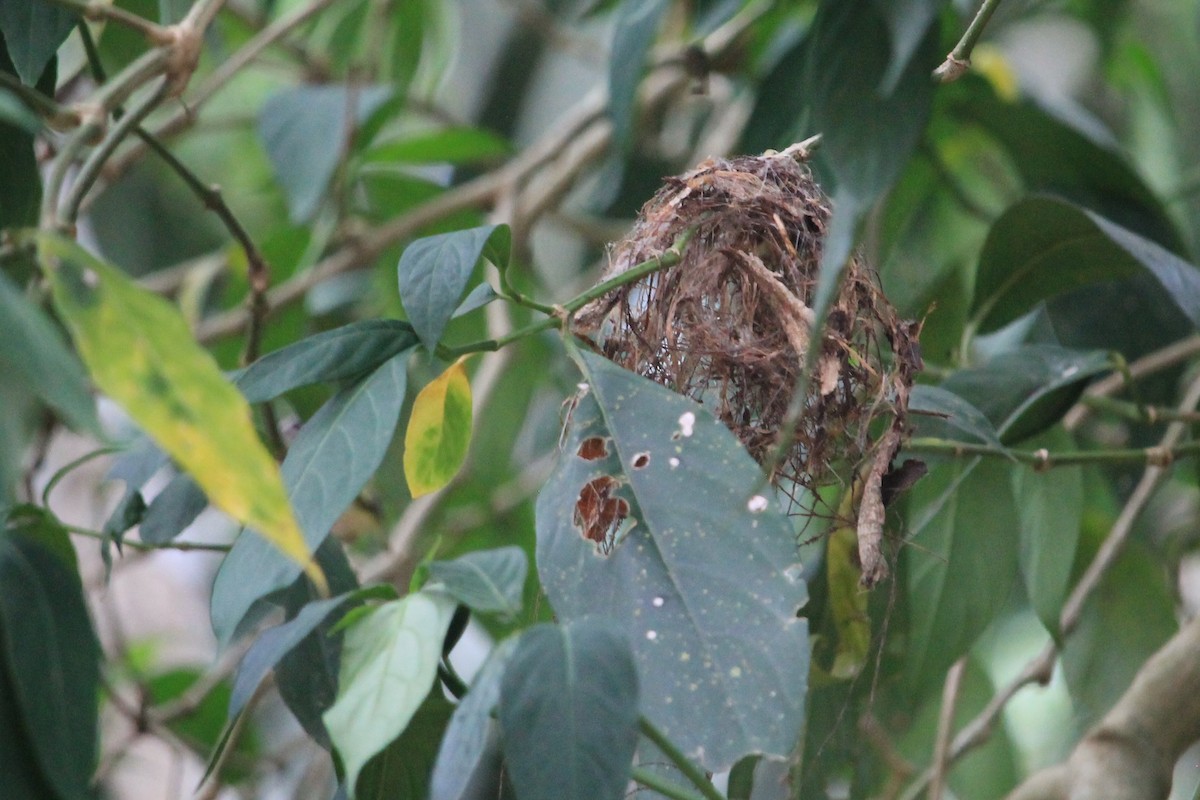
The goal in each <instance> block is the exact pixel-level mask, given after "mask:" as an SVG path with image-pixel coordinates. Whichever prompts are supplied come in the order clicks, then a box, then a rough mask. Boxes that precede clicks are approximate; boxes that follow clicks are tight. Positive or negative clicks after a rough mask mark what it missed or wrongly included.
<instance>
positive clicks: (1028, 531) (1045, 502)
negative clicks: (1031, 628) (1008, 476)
mask: <svg viewBox="0 0 1200 800" xmlns="http://www.w3.org/2000/svg"><path fill="white" fill-rule="evenodd" d="M1074 444H1075V442H1074V440H1073V439H1072V438H1071V436H1070V435H1069V434H1068V433H1067V432H1066V431H1064V430H1062V429H1061V428H1059V429H1057V430H1055V431H1052V432H1051V433H1050V434H1048V435H1046V436H1042V437H1040V438H1039V440H1038V441H1036V442H1035V443H1033V445H1032V446H1035V447H1046V448H1048V449H1049V450H1050V451H1051V452H1054V451H1056V450H1058V451H1061V450H1070V449H1073V447H1074ZM1012 482H1013V495H1014V497H1015V498H1016V501H1017V514H1018V518H1019V519H1020V522H1021V527H1020V535H1021V549H1020V564H1021V579H1022V580H1023V581H1024V582H1025V592H1026V594H1028V595H1029V601H1030V603H1031V604H1032V605H1033V610H1034V612H1036V613H1037V616H1038V619H1040V620H1041V621H1042V624H1043V625H1045V626H1046V630H1048V631H1050V633H1051V634H1052V635H1053V636H1055V637H1056V638H1057V637H1058V617H1059V613H1060V612H1061V611H1062V606H1063V601H1064V600H1065V599H1066V597H1067V590H1068V589H1069V588H1070V582H1071V568H1072V567H1073V566H1074V564H1075V550H1076V548H1077V547H1078V545H1079V531H1080V526H1081V525H1082V523H1083V507H1084V501H1083V469H1082V467H1056V468H1055V469H1052V470H1047V471H1046V472H1034V471H1033V470H1031V469H1029V468H1028V467H1025V466H1018V467H1015V468H1014V469H1013V474H1012Z"/></svg>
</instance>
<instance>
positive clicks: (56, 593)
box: [0, 510, 100, 800]
mask: <svg viewBox="0 0 1200 800" xmlns="http://www.w3.org/2000/svg"><path fill="white" fill-rule="evenodd" d="M64 553H65V554H66V558H64V555H63V554H64ZM68 559H69V560H68ZM74 566H75V565H74V551H73V550H72V548H71V544H70V542H69V541H68V540H67V533H66V531H65V530H63V529H62V528H61V527H59V526H58V524H57V522H55V521H54V520H53V519H52V518H51V517H49V516H48V515H46V514H44V513H42V512H39V511H37V510H28V511H23V510H16V511H14V512H13V513H12V514H11V515H10V516H9V517H8V518H7V519H6V521H5V530H4V531H3V532H2V533H0V637H2V638H0V644H2V646H3V653H0V658H2V659H3V660H4V662H5V664H6V665H7V670H6V671H7V674H8V678H9V680H10V681H11V688H12V692H13V695H15V701H16V706H17V707H18V708H19V710H20V720H21V724H23V728H24V730H25V732H26V733H27V735H28V737H29V743H30V746H31V747H32V750H33V752H34V754H35V756H36V761H37V764H38V765H39V766H40V767H41V772H42V774H43V775H44V776H45V777H46V780H47V781H48V782H49V783H50V784H51V785H52V786H53V787H54V789H55V796H56V797H58V798H62V799H63V800H74V799H75V798H88V797H91V790H90V784H91V778H92V770H93V768H94V767H95V759H96V745H97V727H96V725H97V722H96V720H97V704H96V699H97V697H98V696H99V694H98V693H99V683H100V672H99V659H100V647H99V644H98V643H97V641H96V636H95V634H94V633H93V632H92V625H91V621H90V619H89V618H88V612H87V606H86V604H85V602H84V598H83V586H82V584H81V583H80V581H79V576H78V574H77V573H76V572H75V569H74ZM3 671H4V670H0V672H3ZM3 725H4V726H5V727H8V726H10V725H11V722H10V721H9V720H7V719H6V720H5V722H4V723H3ZM9 730H11V728H9Z"/></svg>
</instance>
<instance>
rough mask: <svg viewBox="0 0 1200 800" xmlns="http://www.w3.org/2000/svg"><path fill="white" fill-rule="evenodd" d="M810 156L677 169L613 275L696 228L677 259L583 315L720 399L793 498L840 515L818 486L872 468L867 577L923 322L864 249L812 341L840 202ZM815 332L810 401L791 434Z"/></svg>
mask: <svg viewBox="0 0 1200 800" xmlns="http://www.w3.org/2000/svg"><path fill="white" fill-rule="evenodd" d="M806 156H807V151H806V148H805V147H804V145H794V146H793V147H791V148H789V149H788V150H786V151H784V152H782V153H773V152H768V153H767V154H765V155H763V156H759V157H742V158H735V159H733V160H730V161H725V160H714V159H709V160H707V161H705V162H704V163H702V164H701V165H700V166H699V167H697V168H696V169H694V170H692V171H691V172H688V173H687V174H684V175H681V176H679V177H673V178H669V179H667V181H666V185H665V186H664V187H663V188H662V189H660V190H659V192H658V193H657V194H656V195H655V196H654V197H653V198H652V199H651V200H650V201H649V202H648V203H646V205H645V206H644V207H643V208H642V210H641V213H640V214H639V216H638V219H637V222H636V224H635V225H634V227H633V229H632V231H631V232H630V234H629V235H628V236H627V237H626V238H625V239H623V240H622V241H620V242H619V243H617V244H616V245H615V246H614V247H613V249H612V251H611V253H610V260H609V268H608V270H607V271H606V273H605V276H604V277H605V279H608V278H611V277H613V276H614V275H618V274H620V273H622V272H624V271H626V270H628V269H630V268H631V267H633V266H634V265H637V264H640V263H643V262H646V261H648V260H652V259H655V258H658V257H660V256H662V255H663V254H664V253H666V252H668V250H669V249H670V248H671V247H672V245H674V244H675V243H676V242H677V241H678V240H679V239H680V237H681V236H682V235H684V234H685V232H690V233H691V238H690V239H689V240H688V241H687V244H686V247H685V249H684V250H683V253H682V258H681V260H680V261H679V263H678V264H677V265H675V266H672V267H670V268H667V269H663V270H661V271H658V272H654V273H652V274H651V275H649V276H647V277H645V278H642V279H641V280H639V281H637V282H634V283H631V284H626V285H625V286H622V287H620V288H619V289H616V290H614V291H613V292H611V293H609V294H608V295H606V296H604V297H602V298H600V299H599V300H597V301H594V302H593V303H591V304H590V305H588V306H585V307H584V308H583V309H581V310H580V312H579V313H578V314H577V315H576V317H575V320H574V325H575V330H576V332H577V333H580V334H582V335H585V336H589V337H591V338H592V339H593V341H594V343H595V344H596V345H597V347H598V348H599V349H600V350H601V351H602V352H603V353H604V355H605V356H607V357H608V358H609V359H611V360H612V361H613V362H615V363H617V364H620V365H621V366H623V367H625V368H626V369H629V370H631V371H633V372H637V373H638V374H640V375H643V376H645V377H647V378H650V379H651V380H654V381H657V382H658V383H661V384H663V385H664V386H667V387H669V388H671V389H673V390H675V391H676V392H679V393H680V394H683V395H686V396H688V397H691V398H692V399H694V400H697V401H699V402H700V403H702V404H703V405H704V406H706V407H707V408H708V409H709V410H710V411H712V412H713V413H714V414H715V415H716V416H717V417H718V418H719V419H720V420H721V421H722V422H723V423H724V424H725V425H726V426H727V427H728V428H729V429H730V430H731V431H733V433H734V434H735V435H736V436H737V437H738V439H740V440H741V442H742V444H744V445H745V447H746V449H747V450H749V452H750V454H751V455H752V456H753V457H754V458H755V459H756V460H757V461H758V462H759V463H760V464H763V465H764V466H766V465H770V466H771V467H772V468H773V472H772V475H771V480H772V482H773V483H774V484H775V485H776V486H777V487H779V488H780V489H781V490H782V491H783V492H784V493H785V494H786V495H787V496H788V497H790V498H791V503H790V508H789V509H788V510H789V513H791V514H793V515H804V516H807V517H810V518H812V517H818V516H824V517H828V516H831V514H830V512H829V509H828V508H827V507H826V506H823V505H822V501H821V500H820V499H819V498H820V496H821V495H820V490H821V489H823V488H825V487H828V486H830V485H833V484H840V485H842V486H848V485H851V482H852V481H861V483H860V484H857V485H855V486H854V488H855V495H856V496H857V497H861V500H859V502H858V506H857V510H858V513H857V516H858V532H859V557H860V561H861V566H862V579H863V583H864V584H867V585H873V584H874V583H876V582H877V581H878V580H879V579H880V578H882V577H883V576H884V575H885V574H886V563H885V561H884V559H883V555H882V552H881V537H882V525H883V500H884V497H883V495H884V492H885V490H886V486H887V481H886V480H885V474H886V473H888V471H889V469H890V465H891V461H892V459H893V457H894V456H895V454H896V451H897V450H898V449H899V446H900V443H901V440H902V438H903V435H904V433H905V429H906V426H905V417H906V413H907V405H908V394H909V389H910V387H911V386H912V379H913V375H914V374H915V373H916V372H917V371H918V370H919V369H920V368H921V358H920V354H919V349H918V347H917V345H916V334H917V326H916V325H914V324H912V323H907V322H903V321H901V320H899V319H898V318H897V317H896V313H895V310H894V309H893V308H892V306H891V304H890V303H888V301H887V298H886V297H884V296H883V293H882V291H881V289H880V286H879V279H878V276H877V275H876V274H875V272H874V271H873V270H872V269H870V268H869V267H868V266H867V265H866V264H864V263H863V262H862V261H861V260H860V259H859V258H858V257H857V256H855V257H854V258H852V259H851V261H850V263H849V264H848V265H847V267H846V271H845V274H844V278H843V280H842V282H841V286H840V290H839V292H838V295H837V297H836V299H835V300H834V301H833V303H832V305H831V307H830V311H829V314H828V321H827V324H826V325H825V327H824V330H823V332H822V333H821V337H820V340H819V341H815V342H814V340H813V337H814V329H815V328H816V320H815V317H814V313H813V310H812V304H813V296H814V294H815V290H816V281H817V273H818V266H819V265H820V262H821V252H822V243H823V240H824V238H825V235H826V232H827V229H828V226H829V222H830V216H831V214H830V206H829V201H828V199H827V198H826V197H825V195H824V194H823V193H822V191H821V189H820V187H819V186H818V185H817V184H816V182H815V181H814V180H813V178H812V175H811V173H810V172H809V170H808V168H807V167H806V166H805V164H804V163H803V160H804V158H805V157H806ZM814 347H815V348H819V351H818V352H817V353H816V354H815V361H814V364H815V368H814V371H813V374H812V376H811V377H810V379H809V380H808V381H807V384H806V385H807V389H806V391H807V394H806V396H805V397H804V399H803V405H802V409H803V410H802V412H801V413H800V415H799V418H798V419H797V420H796V423H795V432H794V434H793V436H792V438H791V441H790V442H789V443H788V445H787V447H786V448H785V449H783V450H780V448H779V447H778V444H777V442H778V438H779V434H780V431H781V430H782V429H784V428H785V423H786V420H787V418H788V409H789V407H790V406H791V403H792V395H793V392H794V391H795V390H796V387H797V386H798V385H800V384H801V383H802V382H801V381H800V380H799V378H800V372H801V371H802V370H803V368H804V364H805V362H806V359H807V358H808V354H809V351H810V349H812V348H814ZM780 453H783V456H782V458H780V457H779V454H780ZM771 462H777V463H771Z"/></svg>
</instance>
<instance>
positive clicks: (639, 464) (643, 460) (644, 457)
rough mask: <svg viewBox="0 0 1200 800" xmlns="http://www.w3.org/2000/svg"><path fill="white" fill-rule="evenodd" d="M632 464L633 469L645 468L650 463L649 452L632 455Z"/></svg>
mask: <svg viewBox="0 0 1200 800" xmlns="http://www.w3.org/2000/svg"><path fill="white" fill-rule="evenodd" d="M632 465H633V468H634V469H645V468H646V467H647V466H649V465H650V453H648V452H646V453H638V454H637V455H635V456H634V457H633V463H632Z"/></svg>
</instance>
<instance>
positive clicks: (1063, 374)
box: [941, 344, 1112, 444]
mask: <svg viewBox="0 0 1200 800" xmlns="http://www.w3.org/2000/svg"><path fill="white" fill-rule="evenodd" d="M1111 369H1112V360H1111V358H1110V357H1109V354H1108V353H1105V352H1101V351H1095V350H1093V351H1090V352H1087V351H1079V350H1069V349H1067V348H1063V347H1056V346H1054V345H1044V344H1037V345H1026V346H1024V347H1018V348H1017V349H1015V350H1012V351H1009V352H1007V353H1002V354H1001V355H998V356H996V357H994V358H992V359H990V360H989V361H987V362H986V363H984V364H981V365H980V366H978V367H969V368H967V369H960V370H957V371H955V372H954V373H953V374H951V375H950V377H949V378H947V379H946V380H945V381H943V382H942V385H941V388H942V389H944V390H946V391H948V392H951V393H953V394H955V395H957V396H959V397H961V398H963V399H964V400H966V401H967V402H968V403H970V404H972V405H974V406H975V407H976V408H977V409H979V410H980V411H982V412H983V414H984V416H986V417H987V418H988V419H989V420H991V422H992V424H993V425H994V426H995V428H996V431H997V432H998V433H999V434H1000V440H1001V441H1002V442H1004V443H1005V444H1012V443H1013V442H1019V441H1021V440H1022V439H1026V438H1028V437H1030V436H1032V435H1033V434H1035V433H1038V432H1039V431H1042V430H1045V429H1046V428H1048V427H1050V426H1051V425H1053V424H1055V423H1056V422H1058V421H1059V420H1060V419H1061V418H1062V416H1063V414H1065V413H1066V412H1067V409H1069V408H1070V407H1071V406H1072V405H1074V403H1075V401H1076V400H1077V399H1078V397H1079V394H1080V393H1081V392H1082V391H1083V387H1084V384H1085V382H1086V381H1087V380H1088V379H1089V378H1092V377H1094V376H1095V375H1098V374H1100V373H1102V372H1107V371H1109V370H1111Z"/></svg>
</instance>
